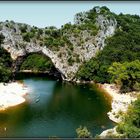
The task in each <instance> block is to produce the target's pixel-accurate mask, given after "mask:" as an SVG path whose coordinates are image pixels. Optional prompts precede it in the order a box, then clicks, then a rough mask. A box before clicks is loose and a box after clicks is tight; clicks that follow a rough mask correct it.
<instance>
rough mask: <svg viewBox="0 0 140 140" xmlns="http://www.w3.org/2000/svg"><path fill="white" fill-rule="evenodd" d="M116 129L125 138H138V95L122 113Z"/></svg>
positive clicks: (139, 123)
mask: <svg viewBox="0 0 140 140" xmlns="http://www.w3.org/2000/svg"><path fill="white" fill-rule="evenodd" d="M117 131H118V132H119V133H120V134H123V136H124V137H126V138H140V97H139V98H138V99H137V100H136V101H135V102H133V103H132V105H131V106H130V107H129V109H128V111H127V112H126V113H125V114H124V116H123V120H122V122H121V123H120V124H119V125H118V126H117Z"/></svg>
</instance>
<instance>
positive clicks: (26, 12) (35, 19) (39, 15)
mask: <svg viewBox="0 0 140 140" xmlns="http://www.w3.org/2000/svg"><path fill="white" fill-rule="evenodd" d="M95 6H107V7H108V8H109V9H110V10H111V11H112V12H115V13H116V14H119V13H121V12H122V13H124V14H137V15H140V2H139V1H137V2H136V1H135V2H130V1H125V2H124V1H123V2H120V1H118V2H117V1H116V2H113V1H112V2H111V1H110V2H109V1H108V2H107V1H99V2H97V1H84V2H82V1H81V2H74V1H71V2H64V1H57V2H56V1H46V2H39V1H38V2H14V1H13V2H0V21H5V20H13V21H15V22H21V23H27V24H30V25H32V26H33V25H34V26H37V27H41V28H44V27H46V26H56V27H58V28H59V27H61V25H63V24H65V23H68V22H72V23H73V18H74V15H75V14H76V13H78V12H83V11H87V10H90V9H91V8H93V7H95Z"/></svg>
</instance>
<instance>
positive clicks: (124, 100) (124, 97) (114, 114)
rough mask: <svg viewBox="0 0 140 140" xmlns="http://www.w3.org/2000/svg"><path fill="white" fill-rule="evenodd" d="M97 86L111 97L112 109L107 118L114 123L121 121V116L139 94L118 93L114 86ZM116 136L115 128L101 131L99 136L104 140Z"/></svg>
mask: <svg viewBox="0 0 140 140" xmlns="http://www.w3.org/2000/svg"><path fill="white" fill-rule="evenodd" d="M99 86H100V87H101V88H102V89H103V90H105V91H106V93H108V94H109V95H110V96H111V97H112V104H111V106H112V109H111V111H110V112H108V113H107V114H108V117H109V119H110V120H112V121H113V122H115V123H119V122H120V121H121V120H122V114H123V113H125V112H126V111H127V109H128V106H129V105H130V104H131V103H132V102H134V101H135V100H136V99H137V95H138V94H140V92H129V93H120V92H119V88H117V87H116V85H115V84H102V85H101V84H99ZM110 134H111V135H114V136H117V135H118V134H117V132H116V127H114V128H112V129H108V130H105V131H103V132H102V133H101V134H100V137H101V138H106V137H108V136H109V135H110Z"/></svg>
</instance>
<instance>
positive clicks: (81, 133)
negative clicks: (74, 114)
mask: <svg viewBox="0 0 140 140" xmlns="http://www.w3.org/2000/svg"><path fill="white" fill-rule="evenodd" d="M76 133H77V136H78V138H92V135H91V133H90V132H89V131H88V129H87V128H86V127H83V128H82V126H80V127H79V128H77V129H76Z"/></svg>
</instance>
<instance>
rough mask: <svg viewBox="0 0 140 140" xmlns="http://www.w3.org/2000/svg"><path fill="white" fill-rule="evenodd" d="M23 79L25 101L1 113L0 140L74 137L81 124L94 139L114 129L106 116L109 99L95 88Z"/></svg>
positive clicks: (38, 78) (54, 81) (39, 79)
mask: <svg viewBox="0 0 140 140" xmlns="http://www.w3.org/2000/svg"><path fill="white" fill-rule="evenodd" d="M22 80H23V82H24V84H25V85H26V86H27V87H28V88H29V93H28V94H27V95H26V96H25V98H26V102H25V103H23V104H21V105H18V106H16V107H11V108H9V109H8V110H6V111H3V112H0V137H24V138H25V137H54V136H56V137H76V131H75V130H76V128H78V127H79V126H80V125H81V126H86V127H87V128H88V130H89V131H90V132H91V133H92V134H93V136H95V135H96V134H100V133H101V132H102V131H103V130H105V129H108V128H111V127H113V125H114V124H113V122H112V121H111V120H109V118H108V116H107V112H108V111H110V110H111V103H110V97H109V96H108V95H107V94H106V93H104V92H103V91H101V90H99V89H98V88H97V87H96V86H94V85H83V84H82V85H76V84H72V83H64V82H61V81H57V80H53V79H50V78H43V77H28V78H27V77H26V78H23V79H22ZM5 128H6V129H5Z"/></svg>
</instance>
